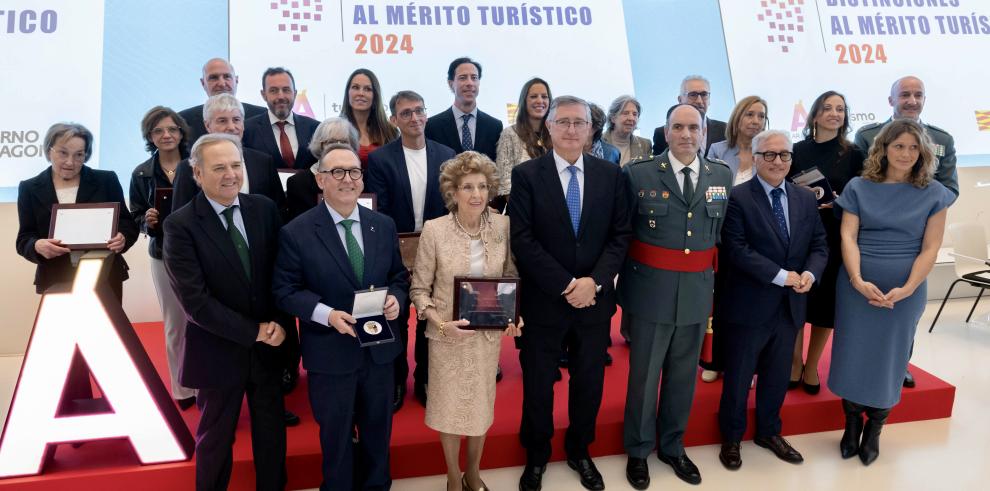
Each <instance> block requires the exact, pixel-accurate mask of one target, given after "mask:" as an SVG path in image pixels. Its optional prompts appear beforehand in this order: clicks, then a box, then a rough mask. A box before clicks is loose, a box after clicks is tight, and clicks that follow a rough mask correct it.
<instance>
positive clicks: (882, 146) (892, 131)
mask: <svg viewBox="0 0 990 491" xmlns="http://www.w3.org/2000/svg"><path fill="white" fill-rule="evenodd" d="M904 133H907V134H909V135H911V136H914V138H915V139H916V140H917V141H918V150H919V154H918V161H917V162H915V163H914V165H913V166H912V167H911V175H909V176H908V179H907V182H908V183H910V184H911V185H913V186H914V187H916V188H923V187H925V186H927V185H928V183H930V182H932V179H933V178H934V176H935V151H934V150H933V149H932V140H931V138H929V137H928V132H926V131H925V128H924V127H922V126H921V125H920V124H918V123H917V122H915V121H914V120H910V119H895V120H893V121H891V122H890V123H887V124H886V125H884V127H883V129H881V130H880V133H879V134H877V137H876V138H875V139H874V140H873V145H871V146H870V152H869V154H868V155H867V157H866V161H865V162H863V179H866V180H869V181H873V182H883V181H884V179H886V177H887V165H888V164H887V146H888V145H890V144H891V143H892V142H893V141H894V140H896V139H897V138H898V137H900V136H901V135H903V134H904Z"/></svg>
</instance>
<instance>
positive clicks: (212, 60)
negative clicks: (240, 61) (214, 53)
mask: <svg viewBox="0 0 990 491" xmlns="http://www.w3.org/2000/svg"><path fill="white" fill-rule="evenodd" d="M214 61H222V62H224V63H226V64H227V68H230V74H231V75H233V76H235V77H236V76H237V70H234V65H231V64H230V62H229V61H227V60H225V59H223V58H220V57H217V58H210V59H209V60H206V63H203V78H204V79H205V78H206V67H207V66H209V65H210V63H213V62H214Z"/></svg>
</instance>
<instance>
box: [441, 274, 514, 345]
mask: <svg viewBox="0 0 990 491" xmlns="http://www.w3.org/2000/svg"><path fill="white" fill-rule="evenodd" d="M454 316H455V319H466V320H467V321H468V322H470V324H468V325H467V326H465V327H462V328H461V329H497V330H499V331H501V330H504V329H505V328H506V326H508V325H509V323H510V322H511V323H519V278H513V277H503V278H474V277H467V276H456V277H454Z"/></svg>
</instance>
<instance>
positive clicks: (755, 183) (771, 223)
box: [747, 176, 787, 245]
mask: <svg viewBox="0 0 990 491" xmlns="http://www.w3.org/2000/svg"><path fill="white" fill-rule="evenodd" d="M747 184H749V189H750V191H752V193H753V199H754V200H756V206H757V207H759V208H760V211H761V213H760V214H761V215H763V218H764V220H766V224H767V226H768V227H770V230H773V233H774V234H775V235H776V236H777V239H778V240H780V243H781V244H784V245H786V244H787V240H786V239H785V238H784V234H783V233H781V232H780V227H778V226H777V219H776V218H774V216H773V207H772V206H770V199H769V198H767V193H766V191H764V190H763V185H762V184H760V181H759V180H757V179H756V176H753V178H752V179H750V180H749V182H748V183H747Z"/></svg>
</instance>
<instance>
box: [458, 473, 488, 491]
mask: <svg viewBox="0 0 990 491" xmlns="http://www.w3.org/2000/svg"><path fill="white" fill-rule="evenodd" d="M461 489H462V490H464V491H487V490H488V485H487V484H485V481H481V487H480V488H472V487H471V486H469V485H468V482H467V474H462V475H461Z"/></svg>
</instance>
